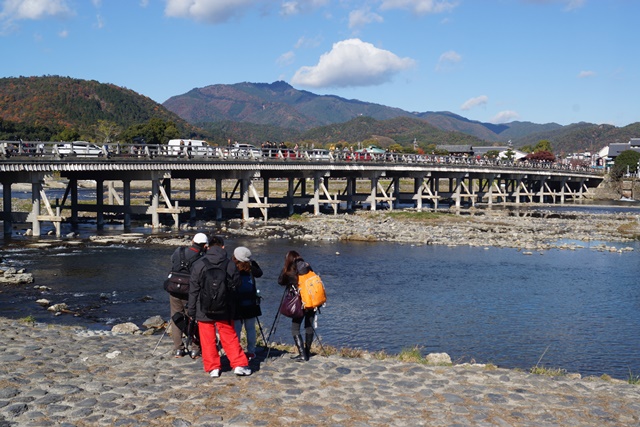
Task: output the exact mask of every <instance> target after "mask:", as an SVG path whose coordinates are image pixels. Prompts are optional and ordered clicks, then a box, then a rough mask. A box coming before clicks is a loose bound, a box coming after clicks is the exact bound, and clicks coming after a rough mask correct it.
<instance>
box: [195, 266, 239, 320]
mask: <svg viewBox="0 0 640 427" xmlns="http://www.w3.org/2000/svg"><path fill="white" fill-rule="evenodd" d="M202 261H204V264H205V268H204V270H203V271H202V276H201V277H202V278H203V279H204V281H203V283H202V288H201V289H200V310H201V311H202V312H203V313H204V314H205V315H206V316H207V317H212V318H213V317H230V316H232V315H233V313H232V311H233V304H232V302H233V291H232V290H231V289H229V283H228V280H227V265H228V264H229V260H225V261H224V262H223V263H222V264H220V265H214V264H212V263H211V261H209V260H208V259H206V258H202ZM230 312H231V313H230Z"/></svg>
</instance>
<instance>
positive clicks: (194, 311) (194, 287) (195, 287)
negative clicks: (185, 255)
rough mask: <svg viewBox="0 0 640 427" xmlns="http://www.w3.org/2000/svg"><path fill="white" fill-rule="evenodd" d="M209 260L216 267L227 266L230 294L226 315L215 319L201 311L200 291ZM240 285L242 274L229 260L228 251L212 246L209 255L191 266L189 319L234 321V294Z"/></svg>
mask: <svg viewBox="0 0 640 427" xmlns="http://www.w3.org/2000/svg"><path fill="white" fill-rule="evenodd" d="M204 259H207V260H208V261H209V262H210V263H211V264H213V265H214V266H222V265H223V264H224V263H226V264H227V268H226V272H227V288H228V291H229V293H230V295H229V300H228V301H229V302H228V307H227V310H226V311H225V313H224V314H222V315H219V316H216V317H215V318H213V317H208V316H207V315H206V314H204V313H203V312H202V310H201V309H200V289H202V286H203V284H204V283H203V281H204V274H203V273H204V271H205V270H206V269H207V265H206V264H205V262H204ZM239 285H240V274H239V273H238V269H237V268H236V265H235V264H234V263H233V262H232V261H231V260H229V259H228V258H227V251H225V250H224V248H221V247H220V246H212V247H210V248H209V250H208V251H207V253H206V254H205V255H204V256H203V257H202V258H201V259H199V260H197V261H196V262H195V263H193V265H192V266H191V278H190V280H189V302H188V304H187V314H188V315H189V317H191V318H194V317H195V319H196V320H198V321H204V322H210V321H213V320H233V316H234V312H235V298H234V295H233V294H234V293H235V291H236V289H237V288H238V286H239Z"/></svg>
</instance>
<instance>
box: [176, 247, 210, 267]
mask: <svg viewBox="0 0 640 427" xmlns="http://www.w3.org/2000/svg"><path fill="white" fill-rule="evenodd" d="M184 248H185V251H184V259H185V261H186V262H189V261H191V260H192V259H193V260H194V261H195V258H199V257H200V256H201V255H202V254H203V253H204V252H201V251H202V249H201V248H199V247H198V246H195V245H191V246H190V247H186V246H185V247H184ZM181 250H182V247H180V248H177V249H176V250H175V251H173V255H171V271H180V269H181V266H180V251H181Z"/></svg>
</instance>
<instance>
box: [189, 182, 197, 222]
mask: <svg viewBox="0 0 640 427" xmlns="http://www.w3.org/2000/svg"><path fill="white" fill-rule="evenodd" d="M196 181H197V180H196V178H189V220H190V221H191V222H194V221H195V220H196Z"/></svg>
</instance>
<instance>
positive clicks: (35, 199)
mask: <svg viewBox="0 0 640 427" xmlns="http://www.w3.org/2000/svg"><path fill="white" fill-rule="evenodd" d="M41 190H42V181H37V182H32V183H31V215H32V216H31V231H32V235H34V236H39V235H40V220H39V219H38V217H39V216H40V202H41V199H40V191H41Z"/></svg>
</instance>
